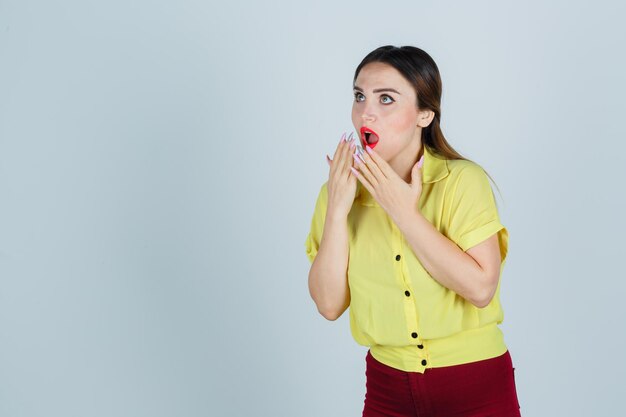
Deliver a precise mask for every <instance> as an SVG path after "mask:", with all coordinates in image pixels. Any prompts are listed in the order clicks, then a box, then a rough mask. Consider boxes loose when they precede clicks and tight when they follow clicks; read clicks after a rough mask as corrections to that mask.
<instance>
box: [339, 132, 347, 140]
mask: <svg viewBox="0 0 626 417" xmlns="http://www.w3.org/2000/svg"><path fill="white" fill-rule="evenodd" d="M341 141H344V142H345V141H346V132H343V135H341V139H339V143H341Z"/></svg>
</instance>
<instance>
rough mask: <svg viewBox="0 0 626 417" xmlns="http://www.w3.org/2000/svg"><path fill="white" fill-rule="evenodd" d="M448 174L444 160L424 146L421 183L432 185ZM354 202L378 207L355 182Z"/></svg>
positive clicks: (360, 185)
mask: <svg viewBox="0 0 626 417" xmlns="http://www.w3.org/2000/svg"><path fill="white" fill-rule="evenodd" d="M449 173H450V171H449V169H448V162H447V160H446V159H445V158H442V157H440V156H438V155H436V154H435V153H434V152H433V150H432V149H430V148H429V147H428V146H424V164H423V165H422V183H434V182H437V181H439V180H441V179H443V178H445V177H446V176H447V175H448V174H449ZM356 194H357V196H356V200H357V201H359V202H360V203H361V204H363V205H365V206H373V207H380V206H379V204H378V202H377V201H376V199H375V198H374V197H373V196H372V195H371V194H370V192H369V191H367V188H365V187H364V186H363V185H362V184H361V182H360V181H359V180H357V191H356Z"/></svg>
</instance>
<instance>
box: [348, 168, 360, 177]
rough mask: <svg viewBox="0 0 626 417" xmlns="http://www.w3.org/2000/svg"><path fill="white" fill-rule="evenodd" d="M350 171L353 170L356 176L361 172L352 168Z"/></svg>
mask: <svg viewBox="0 0 626 417" xmlns="http://www.w3.org/2000/svg"><path fill="white" fill-rule="evenodd" d="M350 169H351V170H352V172H354V175H359V171H357V170H356V169H354V167H350Z"/></svg>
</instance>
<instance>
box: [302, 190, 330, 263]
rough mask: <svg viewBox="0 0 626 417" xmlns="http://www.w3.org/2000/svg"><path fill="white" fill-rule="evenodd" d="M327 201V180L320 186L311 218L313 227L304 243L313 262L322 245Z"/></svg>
mask: <svg viewBox="0 0 626 417" xmlns="http://www.w3.org/2000/svg"><path fill="white" fill-rule="evenodd" d="M327 202H328V188H327V182H325V183H324V184H323V185H322V187H321V188H320V191H319V193H318V195H317V201H316V202H315V209H314V210H313V217H312V219H311V228H310V230H309V234H308V235H307V237H306V241H305V243H304V245H305V248H306V255H307V257H308V258H309V261H310V263H311V264H312V263H313V260H314V259H315V255H317V251H318V249H319V247H320V241H321V240H322V233H323V231H324V221H325V220H326V206H327Z"/></svg>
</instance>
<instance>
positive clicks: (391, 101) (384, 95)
mask: <svg viewBox="0 0 626 417" xmlns="http://www.w3.org/2000/svg"><path fill="white" fill-rule="evenodd" d="M384 98H388V99H389V100H390V101H388V102H386V103H383V104H391V103H393V102H394V101H395V100H394V99H392V98H391V97H389V96H388V95H386V94H383V95H382V96H380V99H381V100H382V99H384Z"/></svg>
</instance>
